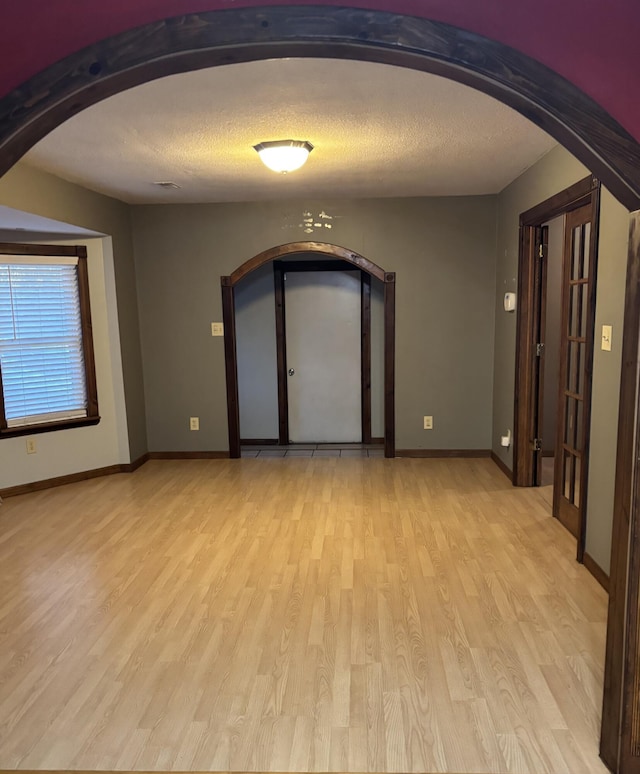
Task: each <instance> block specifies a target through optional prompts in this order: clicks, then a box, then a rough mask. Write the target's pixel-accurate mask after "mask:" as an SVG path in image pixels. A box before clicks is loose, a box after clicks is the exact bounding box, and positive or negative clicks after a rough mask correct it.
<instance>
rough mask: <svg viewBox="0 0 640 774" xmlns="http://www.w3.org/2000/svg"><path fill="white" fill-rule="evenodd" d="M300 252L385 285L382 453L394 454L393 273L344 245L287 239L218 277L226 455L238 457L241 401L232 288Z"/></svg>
mask: <svg viewBox="0 0 640 774" xmlns="http://www.w3.org/2000/svg"><path fill="white" fill-rule="evenodd" d="M301 253H315V254H317V255H319V256H322V257H324V258H332V259H334V260H335V259H337V260H340V261H345V262H346V263H350V264H352V265H353V266H355V267H356V268H358V269H360V270H361V271H363V272H365V273H366V274H369V275H370V276H371V277H374V278H375V279H377V280H380V282H382V283H383V285H384V302H383V303H384V312H383V313H384V456H385V457H395V454H396V440H395V436H396V432H395V325H396V322H395V309H396V275H395V272H386V271H384V269H381V268H380V267H379V266H378V265H377V264H375V263H373V261H369V260H368V259H367V258H364V257H363V256H362V255H359V254H358V253H355V252H353V250H348V249H347V248H345V247H340V246H338V245H332V244H328V243H327V242H290V243H289V244H285V245H279V246H277V247H271V248H269V249H268V250H264V251H263V252H261V253H259V254H258V255H254V256H253V258H249V260H248V261H245V262H244V263H243V264H242V265H241V266H239V267H238V268H237V269H236V270H235V271H233V272H231V274H230V275H229V276H227V277H220V286H221V289H222V322H223V325H224V360H225V372H226V379H227V422H228V427H229V456H230V457H231V458H232V459H236V458H238V457H240V453H241V450H240V401H239V396H238V356H237V350H236V312H235V294H234V289H235V287H236V285H237V284H238V282H240V281H241V280H243V279H244V278H245V277H247V276H248V275H249V274H251V273H252V272H254V271H255V270H256V269H259V268H260V267H261V266H264V264H266V263H272V262H273V261H275V260H278V259H281V258H286V257H288V256H292V255H299V254H301Z"/></svg>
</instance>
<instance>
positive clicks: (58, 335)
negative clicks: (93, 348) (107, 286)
mask: <svg viewBox="0 0 640 774" xmlns="http://www.w3.org/2000/svg"><path fill="white" fill-rule="evenodd" d="M0 366H1V367H2V389H3V393H4V407H5V417H6V420H7V426H8V427H10V428H11V427H21V426H23V425H31V424H41V423H43V422H51V421H54V420H64V419H70V418H73V417H86V416H87V395H86V384H85V368H84V356H83V348H82V325H81V317H80V300H79V292H78V268H77V259H75V258H63V259H54V258H51V259H48V258H44V259H43V258H38V259H37V263H35V262H33V260H32V261H29V260H28V259H24V260H21V259H17V260H15V261H14V260H13V258H12V259H11V261H10V262H9V261H7V259H6V258H5V260H4V261H3V258H2V256H0Z"/></svg>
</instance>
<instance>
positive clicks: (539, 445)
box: [531, 438, 542, 452]
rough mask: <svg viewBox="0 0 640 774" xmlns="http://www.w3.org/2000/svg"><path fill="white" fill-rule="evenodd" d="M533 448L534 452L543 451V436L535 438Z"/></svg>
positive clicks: (532, 443)
mask: <svg viewBox="0 0 640 774" xmlns="http://www.w3.org/2000/svg"><path fill="white" fill-rule="evenodd" d="M531 448H532V449H533V451H534V452H539V451H542V438H534V439H533V441H532V442H531Z"/></svg>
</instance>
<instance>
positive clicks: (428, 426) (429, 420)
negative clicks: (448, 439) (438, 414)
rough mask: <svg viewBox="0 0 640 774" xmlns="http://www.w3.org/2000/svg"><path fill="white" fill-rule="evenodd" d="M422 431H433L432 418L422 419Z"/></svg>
mask: <svg viewBox="0 0 640 774" xmlns="http://www.w3.org/2000/svg"><path fill="white" fill-rule="evenodd" d="M424 429H425V430H433V417H425V418H424Z"/></svg>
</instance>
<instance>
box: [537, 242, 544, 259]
mask: <svg viewBox="0 0 640 774" xmlns="http://www.w3.org/2000/svg"><path fill="white" fill-rule="evenodd" d="M538 258H544V245H543V244H542V242H540V244H539V245H538Z"/></svg>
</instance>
